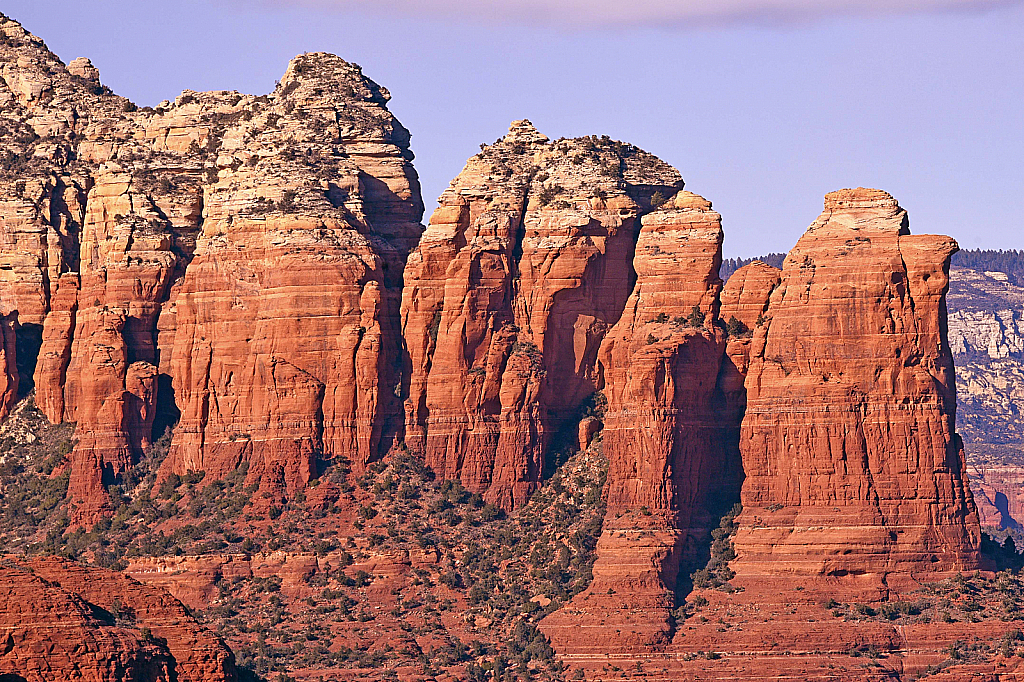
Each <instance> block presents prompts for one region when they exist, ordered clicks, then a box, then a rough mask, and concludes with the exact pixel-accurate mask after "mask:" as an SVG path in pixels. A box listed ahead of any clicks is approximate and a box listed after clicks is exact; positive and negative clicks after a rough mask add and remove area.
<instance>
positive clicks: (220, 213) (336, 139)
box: [161, 54, 421, 499]
mask: <svg viewBox="0 0 1024 682" xmlns="http://www.w3.org/2000/svg"><path fill="white" fill-rule="evenodd" d="M339 83H340V84H341V85H340V86H339ZM324 92H327V93H330V94H327V95H324V94H319V95H318V94H317V93H324ZM344 92H347V93H349V94H343V93H344ZM339 93H342V94H339ZM387 99H388V95H387V92H386V91H385V90H383V88H380V86H378V85H376V84H375V83H373V82H372V81H370V80H368V79H366V78H365V77H363V76H362V75H361V73H359V72H358V70H356V69H355V68H354V67H352V66H351V65H349V64H348V63H346V62H344V61H342V60H340V59H338V58H337V57H333V56H331V55H323V54H319V55H306V56H303V57H300V58H297V59H296V60H295V61H294V62H293V63H292V65H291V66H290V67H289V70H288V72H287V73H286V75H285V78H284V80H283V81H282V85H281V88H280V89H279V90H278V92H277V93H275V97H274V99H273V100H272V102H271V103H270V104H269V105H268V106H266V107H265V108H264V109H262V110H260V111H258V113H257V114H256V115H254V116H253V118H252V119H250V120H249V121H248V123H246V124H244V125H243V126H242V129H240V130H238V131H236V132H233V133H232V134H231V135H225V136H224V138H223V142H222V146H221V148H220V156H219V157H218V160H217V163H218V166H219V168H220V169H221V170H220V175H219V180H218V182H217V183H215V184H213V185H211V186H209V187H207V190H206V197H205V199H204V207H205V208H204V223H203V231H202V234H201V235H200V238H199V240H198V243H197V248H196V252H195V257H194V259H193V260H192V262H191V264H190V265H189V268H188V270H187V271H186V274H185V277H184V279H183V280H182V282H181V287H180V291H179V292H177V298H176V300H175V305H174V329H173V334H174V345H173V351H172V359H171V361H170V370H171V373H172V374H173V377H174V390H175V400H176V401H177V404H178V407H179V409H180V410H181V422H180V423H179V425H178V427H177V428H176V431H175V438H174V444H173V446H172V451H171V455H170V457H169V459H168V460H167V463H166V464H165V470H167V471H174V472H175V473H185V472H186V471H198V470H202V471H206V472H207V473H208V474H210V475H213V476H215V477H218V476H222V475H224V474H225V473H227V472H229V471H232V470H233V469H235V468H236V467H237V466H239V464H241V463H243V462H247V463H248V464H249V474H248V475H249V478H250V481H251V482H254V483H259V484H261V485H262V486H263V492H264V493H268V494H270V495H274V496H280V495H282V494H285V493H294V492H295V491H297V490H299V489H301V488H303V487H304V486H305V484H306V483H308V482H309V480H310V479H311V478H312V477H314V476H315V475H316V467H317V462H318V461H320V460H323V459H329V458H333V457H340V456H344V457H346V458H349V459H350V460H351V461H352V463H353V465H354V466H355V468H356V469H357V470H361V467H362V466H363V465H364V464H365V463H366V462H367V461H369V460H371V459H373V458H375V457H377V456H378V455H379V454H380V453H381V451H382V450H386V448H387V445H388V443H387V439H388V438H390V437H392V436H393V435H394V434H395V432H396V429H397V428H398V427H400V423H398V422H397V421H395V420H393V419H391V417H392V416H393V415H397V409H398V408H397V402H396V400H397V396H396V391H395V386H396V384H397V383H398V369H399V366H400V355H399V352H398V339H399V336H398V331H397V328H396V326H395V323H396V315H397V309H398V296H399V292H398V289H397V286H398V284H399V283H400V281H401V280H400V271H401V266H402V263H403V262H404V255H405V249H407V247H408V246H411V243H412V242H413V241H414V239H415V238H416V237H417V236H418V234H419V225H418V222H417V220H418V218H419V215H420V213H421V206H420V203H419V193H418V186H417V182H416V176H415V173H414V171H413V170H412V167H411V165H410V164H409V163H408V159H409V158H411V154H410V152H409V151H408V133H407V132H406V131H405V130H404V128H402V127H401V126H400V124H398V122H397V121H395V120H394V118H393V117H392V116H391V114H390V113H389V112H388V111H387V109H386V108H385V106H384V104H385V102H386V101H387ZM161 333H163V332H161ZM263 499H266V496H263Z"/></svg>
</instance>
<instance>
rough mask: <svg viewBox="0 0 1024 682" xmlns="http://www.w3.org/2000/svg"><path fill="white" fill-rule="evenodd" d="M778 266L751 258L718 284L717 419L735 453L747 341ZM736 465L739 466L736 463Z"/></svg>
mask: <svg viewBox="0 0 1024 682" xmlns="http://www.w3.org/2000/svg"><path fill="white" fill-rule="evenodd" d="M780 275H781V272H780V271H779V269H778V268H773V267H771V266H770V265H767V264H765V263H762V262H761V261H754V262H753V263H750V264H749V265H746V266H744V267H742V268H740V269H739V270H737V271H736V272H734V273H733V274H732V276H731V277H730V278H729V281H727V282H726V283H725V286H724V287H722V294H721V301H722V307H721V318H722V322H724V323H725V325H726V329H727V331H728V332H729V338H728V342H727V343H726V346H725V357H723V358H722V367H721V370H720V371H719V374H718V390H719V392H720V393H721V395H720V398H719V405H718V408H719V422H720V424H721V425H722V427H723V428H724V429H725V430H726V431H727V435H726V436H725V437H726V438H727V439H728V441H729V443H730V446H729V447H728V448H727V451H728V452H729V453H731V454H732V455H733V456H738V455H739V431H740V423H741V421H742V420H743V412H744V410H745V409H746V405H747V391H746V388H744V386H743V384H744V381H746V378H747V368H748V366H749V364H750V344H751V342H752V340H753V335H754V330H755V329H756V328H757V327H758V326H759V325H760V324H762V323H763V321H764V319H763V316H764V313H765V312H766V311H767V310H768V297H769V296H771V293H772V291H774V290H775V287H777V286H778V285H779V281H780V279H781V278H780ZM736 466H737V467H740V466H741V465H740V464H739V463H738V462H737V464H736Z"/></svg>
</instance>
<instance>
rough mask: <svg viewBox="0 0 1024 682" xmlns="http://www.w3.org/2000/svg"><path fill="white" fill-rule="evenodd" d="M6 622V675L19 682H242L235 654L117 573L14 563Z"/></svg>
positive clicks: (0, 599) (1, 584) (0, 661)
mask: <svg viewBox="0 0 1024 682" xmlns="http://www.w3.org/2000/svg"><path fill="white" fill-rule="evenodd" d="M0 614H2V615H0V632H3V638H4V642H5V645H4V647H3V648H2V649H0V673H7V674H14V675H15V678H14V679H23V680H27V682H49V681H50V680H55V679H60V680H81V681H83V682H108V681H109V682H115V681H117V682H120V681H122V680H123V681H125V682H158V681H159V682H164V681H166V682H170V681H171V680H181V681H182V682H186V681H188V682H220V681H224V682H227V681H230V680H235V679H237V675H236V672H235V663H234V657H233V655H232V654H231V652H230V651H229V650H228V648H227V647H226V646H225V645H224V643H223V642H221V641H220V639H218V638H217V637H216V636H215V635H214V634H212V633H210V632H208V631H206V630H204V629H203V628H201V627H200V626H199V625H198V624H197V623H196V622H195V620H194V619H193V618H191V617H190V616H189V615H188V613H187V611H186V610H185V608H184V607H183V606H182V605H181V604H180V603H179V602H178V601H176V600H175V599H173V598H172V597H170V596H169V595H167V594H166V593H164V592H162V591H160V590H157V589H154V588H150V587H145V586H143V585H141V584H139V583H137V582H135V581H134V580H132V579H130V578H126V577H124V576H122V575H121V574H119V573H115V572H113V571H106V570H102V569H96V568H88V569H87V568H84V567H82V566H79V565H77V564H72V563H69V562H66V561H62V560H58V559H38V560H35V561H32V562H29V563H21V562H12V563H7V564H6V565H4V566H3V567H0ZM4 676H5V677H6V675H4Z"/></svg>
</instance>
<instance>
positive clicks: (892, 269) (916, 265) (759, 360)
mask: <svg viewBox="0 0 1024 682" xmlns="http://www.w3.org/2000/svg"><path fill="white" fill-rule="evenodd" d="M955 250H956V244H955V243H954V242H953V241H952V240H951V239H949V238H946V237H933V236H911V235H910V234H909V231H908V229H907V217H906V213H905V211H903V210H902V209H901V208H900V207H899V205H898V204H897V203H896V201H895V200H894V199H893V198H892V197H891V196H889V195H887V194H885V193H884V192H879V191H877V190H863V189H861V190H844V191H840V192H834V193H832V194H829V195H828V196H827V197H826V199H825V212H824V213H822V215H821V216H820V217H819V218H818V220H817V221H815V222H814V223H813V224H812V225H811V227H810V228H809V229H808V230H807V233H806V234H805V235H804V236H803V237H802V238H801V239H800V241H799V242H798V243H797V245H796V247H794V249H793V250H792V251H791V252H790V254H789V256H788V257H787V259H786V262H785V265H784V266H783V271H782V282H781V284H780V285H779V287H778V289H776V290H775V292H774V293H773V294H772V298H771V303H770V305H769V308H768V312H767V315H766V318H767V324H766V325H765V326H764V327H763V328H759V330H758V331H757V332H755V339H754V344H753V348H752V351H753V352H752V357H751V364H750V369H749V373H748V375H747V379H746V389H747V408H746V414H745V416H744V418H743V429H742V435H741V439H740V449H741V452H742V455H743V469H744V474H745V480H744V483H743V492H742V503H743V514H742V516H741V517H740V528H739V532H738V533H737V536H736V541H735V545H736V553H737V555H738V558H737V560H736V562H735V564H734V565H733V568H734V569H735V570H736V572H737V574H738V575H739V576H741V577H743V576H747V575H755V574H759V573H767V574H773V575H780V574H794V575H809V576H818V575H828V576H852V575H862V574H874V575H877V576H879V577H884V576H885V574H886V573H887V572H891V571H908V572H909V571H923V570H928V571H943V570H945V571H957V570H967V569H971V568H974V567H975V566H977V563H978V555H977V548H978V542H979V536H978V530H977V528H978V521H977V512H976V510H975V507H974V503H973V500H972V498H971V495H970V493H969V491H968V490H967V488H966V481H965V471H964V469H965V466H964V459H963V451H962V447H961V442H960V439H959V438H958V437H957V436H956V434H955V432H954V419H955V409H956V396H955V386H954V380H953V362H952V355H951V353H950V350H949V345H948V343H947V340H946V326H945V301H944V296H945V293H946V290H947V287H948V268H949V257H950V255H951V254H952V253H953V252H954V251H955Z"/></svg>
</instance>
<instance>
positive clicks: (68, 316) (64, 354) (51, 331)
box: [35, 272, 79, 424]
mask: <svg viewBox="0 0 1024 682" xmlns="http://www.w3.org/2000/svg"><path fill="white" fill-rule="evenodd" d="M78 287H79V278H78V274H77V273H72V272H68V273H65V274H63V275H61V277H60V280H59V283H58V285H57V289H56V292H55V293H54V295H53V298H52V299H51V300H50V306H51V307H50V314H49V315H47V316H46V321H45V322H44V323H43V339H42V345H41V346H40V348H39V357H38V359H37V361H36V371H35V384H36V406H37V407H39V409H40V410H42V412H43V414H45V415H46V418H47V419H49V420H50V421H51V422H52V423H54V424H58V423H60V422H62V421H64V384H65V382H66V381H67V371H68V365H69V364H70V363H71V344H72V339H73V337H74V331H75V316H76V314H77V312H78Z"/></svg>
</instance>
